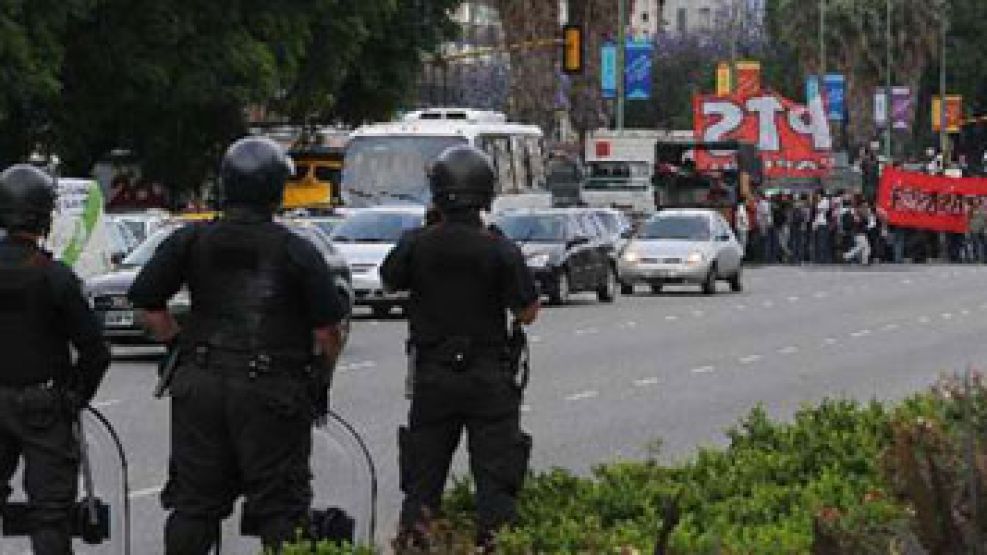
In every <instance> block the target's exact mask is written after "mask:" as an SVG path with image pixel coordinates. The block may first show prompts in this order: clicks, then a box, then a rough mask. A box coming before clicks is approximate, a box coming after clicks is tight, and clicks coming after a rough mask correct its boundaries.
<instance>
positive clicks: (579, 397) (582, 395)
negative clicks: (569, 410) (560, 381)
mask: <svg viewBox="0 0 987 555" xmlns="http://www.w3.org/2000/svg"><path fill="white" fill-rule="evenodd" d="M599 394H600V392H599V391H580V392H579V393H573V394H572V395H566V397H565V400H566V401H584V400H586V399H592V398H594V397H596V396H598V395H599Z"/></svg>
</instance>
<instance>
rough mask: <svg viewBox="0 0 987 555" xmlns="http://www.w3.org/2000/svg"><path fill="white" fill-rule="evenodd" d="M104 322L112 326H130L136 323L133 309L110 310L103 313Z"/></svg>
mask: <svg viewBox="0 0 987 555" xmlns="http://www.w3.org/2000/svg"><path fill="white" fill-rule="evenodd" d="M103 324H104V325H106V326H112V327H118V328H119V327H130V326H133V325H134V312H133V311H132V310H110V311H109V312H107V313H106V314H105V315H103Z"/></svg>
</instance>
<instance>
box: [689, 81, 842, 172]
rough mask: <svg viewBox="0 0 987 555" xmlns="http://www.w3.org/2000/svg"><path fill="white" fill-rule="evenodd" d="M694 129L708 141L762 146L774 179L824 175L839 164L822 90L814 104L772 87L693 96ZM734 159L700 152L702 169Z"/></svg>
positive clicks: (730, 164)
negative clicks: (792, 98)
mask: <svg viewBox="0 0 987 555" xmlns="http://www.w3.org/2000/svg"><path fill="white" fill-rule="evenodd" d="M693 130H694V131H695V135H696V137H697V138H699V139H701V140H703V141H721V140H731V139H734V140H738V141H743V142H747V143H751V144H754V145H756V146H757V149H758V151H759V152H760V154H761V158H762V160H763V163H764V175H765V176H766V177H768V178H780V177H823V176H826V175H828V174H829V173H830V171H831V169H832V167H833V156H832V146H833V145H832V142H833V141H832V137H831V135H830V131H829V123H828V122H827V121H826V113H825V110H824V109H823V104H822V99H821V98H819V96H818V95H816V98H815V99H814V100H810V102H809V106H808V107H806V106H803V105H801V104H797V103H795V102H793V101H791V100H789V99H787V98H785V97H783V96H781V95H779V94H777V93H774V92H771V91H764V92H761V93H758V94H753V95H751V94H742V93H740V92H739V91H738V92H737V94H734V95H730V96H714V95H698V96H696V97H694V98H693ZM734 164H735V162H734V161H733V160H732V159H731V157H729V156H718V155H717V154H716V153H715V152H712V153H711V152H707V151H703V150H699V151H697V152H696V165H697V166H698V167H699V168H700V169H705V170H717V169H730V168H732V167H733V166H734Z"/></svg>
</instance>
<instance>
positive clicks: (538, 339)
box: [528, 335, 542, 343]
mask: <svg viewBox="0 0 987 555" xmlns="http://www.w3.org/2000/svg"><path fill="white" fill-rule="evenodd" d="M528 341H531V342H532V343H541V342H542V338H541V336H540V335H532V336H531V337H529V338H528Z"/></svg>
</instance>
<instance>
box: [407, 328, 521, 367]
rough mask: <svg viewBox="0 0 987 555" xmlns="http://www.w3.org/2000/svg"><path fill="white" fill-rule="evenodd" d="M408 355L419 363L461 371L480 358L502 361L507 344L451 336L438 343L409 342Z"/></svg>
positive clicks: (502, 341)
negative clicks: (435, 364) (433, 364)
mask: <svg viewBox="0 0 987 555" xmlns="http://www.w3.org/2000/svg"><path fill="white" fill-rule="evenodd" d="M408 353H409V355H413V356H414V358H415V361H416V362H419V363H420V362H426V363H429V362H431V363H438V364H441V365H444V366H448V367H450V368H452V369H453V370H456V371H463V370H466V369H467V368H468V367H469V366H470V365H471V364H472V363H473V361H475V360H477V359H480V358H486V359H495V360H503V359H504V358H505V357H506V356H507V343H506V342H505V341H504V340H496V339H493V340H487V339H477V338H474V337H469V336H453V337H447V338H445V339H442V340H438V341H417V340H411V341H409V342H408Z"/></svg>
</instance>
